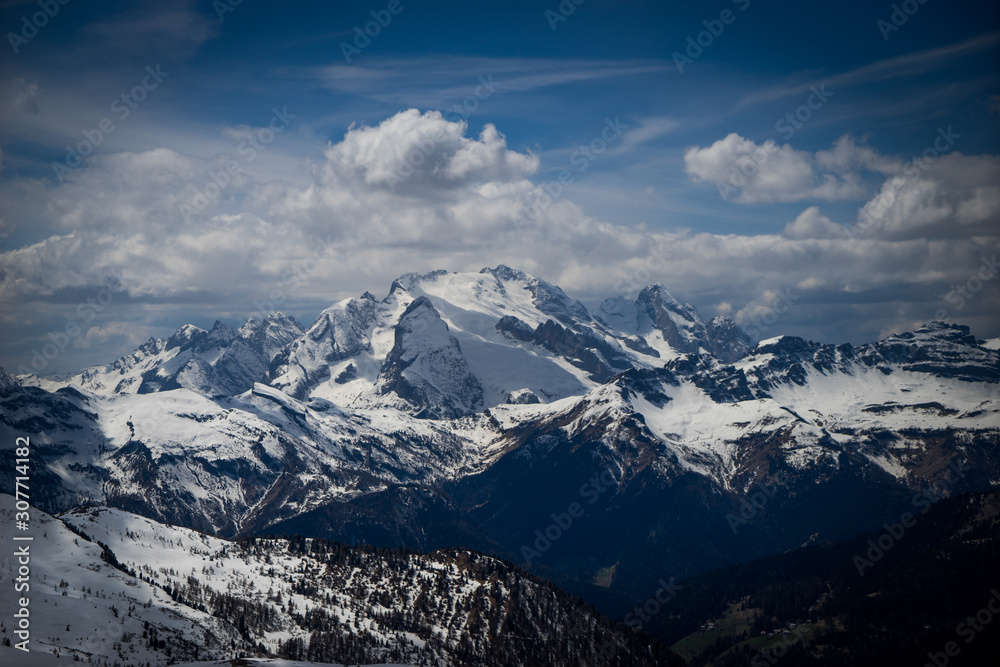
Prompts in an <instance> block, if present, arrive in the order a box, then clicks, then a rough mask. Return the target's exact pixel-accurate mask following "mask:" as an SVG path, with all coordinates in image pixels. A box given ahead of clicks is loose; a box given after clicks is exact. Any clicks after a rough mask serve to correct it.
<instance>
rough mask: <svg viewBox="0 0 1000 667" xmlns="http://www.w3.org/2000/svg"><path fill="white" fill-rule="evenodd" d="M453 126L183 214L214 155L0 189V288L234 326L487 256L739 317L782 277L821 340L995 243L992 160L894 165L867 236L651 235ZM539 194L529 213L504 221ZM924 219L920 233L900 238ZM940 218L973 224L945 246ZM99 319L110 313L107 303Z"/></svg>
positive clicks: (772, 179)
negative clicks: (260, 312)
mask: <svg viewBox="0 0 1000 667" xmlns="http://www.w3.org/2000/svg"><path fill="white" fill-rule="evenodd" d="M432 132H433V133H436V135H433V134H431V133H432ZM466 132H467V127H466V126H465V124H464V123H455V122H449V121H447V120H445V119H443V118H442V117H441V116H440V114H437V113H433V112H431V113H424V114H420V113H418V112H416V111H408V112H402V113H400V114H397V115H396V116H393V117H391V118H389V119H387V120H386V121H385V122H383V123H380V124H379V125H377V126H375V127H357V128H352V129H351V130H349V131H348V132H347V134H346V135H345V137H344V139H343V140H342V141H340V142H338V143H335V144H332V145H330V146H328V147H327V150H326V152H325V159H324V160H323V161H321V162H320V163H318V164H315V165H312V171H311V177H312V178H311V182H310V183H308V184H306V185H298V184H290V183H286V182H282V181H278V180H271V181H260V180H256V179H255V178H253V177H251V176H247V177H246V178H245V179H243V180H238V181H236V182H234V183H233V184H232V185H230V186H229V187H228V188H227V189H226V193H225V197H220V198H219V201H217V202H214V203H213V204H212V206H210V207H207V208H206V210H205V211H204V214H203V215H202V216H199V217H198V218H197V219H192V220H185V219H184V217H183V216H182V215H181V214H180V213H179V206H180V205H181V204H182V203H187V202H189V201H190V197H191V188H192V187H203V186H204V184H205V179H206V173H207V170H208V169H210V168H217V166H216V167H213V165H215V164H216V163H215V162H213V161H211V160H203V159H200V158H192V157H189V156H185V155H182V154H180V153H178V152H176V151H172V150H168V149H157V150H153V151H145V152H138V153H118V154H110V155H106V156H102V157H99V158H94V159H93V160H92V162H91V164H90V166H88V167H87V168H85V169H79V170H76V171H75V172H73V174H71V175H70V177H68V178H67V180H66V181H65V182H64V183H62V184H57V183H52V182H51V181H47V180H44V179H36V180H33V179H19V180H17V181H12V182H11V181H8V182H3V183H0V206H2V208H3V210H4V212H5V215H10V216H11V217H12V219H16V220H17V221H18V223H19V225H26V226H28V225H33V224H34V223H36V222H37V223H38V225H39V227H38V229H41V230H44V232H42V236H41V240H39V241H38V242H36V243H31V244H29V245H27V246H24V247H21V248H17V249H14V250H10V251H7V252H3V253H0V299H3V300H5V301H8V302H11V303H22V304H23V303H31V304H33V305H32V308H33V309H34V308H35V307H36V306H37V305H38V304H48V306H49V307H53V308H54V307H56V306H57V305H58V304H67V303H69V304H70V308H72V307H73V306H75V304H76V303H77V302H78V301H79V300H82V299H84V298H85V297H86V296H87V294H89V293H90V292H91V291H93V289H94V286H97V285H100V284H101V283H102V281H103V280H104V279H105V278H106V277H107V275H109V274H111V273H117V272H119V271H120V274H121V281H122V284H123V285H124V287H125V289H126V290H127V294H123V296H122V297H121V298H120V299H119V301H120V302H121V303H123V304H127V305H128V308H129V309H131V310H130V311H129V312H131V313H132V316H133V317H134V318H135V319H136V321H137V325H136V326H137V328H138V327H140V326H141V327H146V328H143V329H141V330H142V331H143V332H145V331H147V330H152V328H151V327H153V325H152V324H151V323H150V321H149V317H150V315H149V313H150V312H156V313H157V317H158V321H160V322H169V324H170V325H171V326H175V325H179V324H181V323H183V322H184V321H185V320H187V319H188V318H189V313H190V312H192V310H195V309H198V308H211V309H212V310H213V317H214V316H215V313H222V312H231V313H233V314H234V319H238V318H239V317H241V316H246V315H248V314H250V313H252V312H253V311H254V309H255V307H256V306H255V302H259V301H261V300H264V299H268V298H272V295H273V294H274V293H275V290H278V291H279V292H280V293H281V294H282V297H281V298H279V299H278V300H277V301H276V302H275V304H274V305H275V307H276V309H278V310H285V311H291V312H293V314H297V315H300V314H302V311H301V309H302V308H303V307H304V306H303V305H302V304H309V310H308V312H307V313H306V317H308V313H309V312H311V313H312V314H315V312H317V311H318V309H319V307H322V306H323V305H328V304H329V303H332V302H333V301H335V300H337V299H339V298H343V297H344V296H349V295H355V294H359V293H361V292H362V291H364V290H372V291H373V292H376V293H377V292H379V291H380V290H384V289H387V287H388V285H389V282H390V281H391V280H392V278H395V277H397V276H398V275H399V274H401V273H404V272H407V271H426V270H431V269H437V268H444V269H448V270H478V269H479V268H481V267H483V266H486V265H495V264H497V263H505V264H509V265H511V266H517V267H520V268H523V269H524V270H526V271H528V272H530V273H535V274H537V275H539V276H540V277H544V278H545V279H547V280H550V281H552V282H555V283H558V284H560V285H561V286H563V287H564V288H565V289H566V290H567V291H568V292H570V293H571V294H574V295H575V296H579V297H581V298H592V297H593V298H596V297H601V296H610V295H613V294H614V293H615V292H616V291H622V290H624V289H627V288H624V287H622V286H623V285H625V284H626V282H627V281H629V280H635V281H637V282H639V283H642V284H649V283H653V282H662V283H664V284H665V285H667V286H668V288H669V289H671V290H673V291H674V292H676V294H677V296H678V297H679V298H682V299H684V300H687V301H691V302H693V303H696V304H698V305H699V307H701V308H702V310H703V314H704V315H706V316H711V315H714V314H716V313H719V312H721V313H730V314H736V315H738V316H739V317H740V318H750V319H752V317H753V316H754V315H761V313H763V312H764V311H762V310H761V308H767V307H769V304H770V303H771V301H772V300H773V298H774V296H775V295H778V294H782V293H785V292H787V290H788V289H789V288H790V287H791V288H793V289H794V290H796V293H797V294H799V295H801V299H799V300H798V301H796V303H795V305H794V306H793V307H792V308H790V309H788V312H787V313H782V314H781V320H780V321H781V324H780V325H778V324H776V325H775V327H776V328H775V333H778V332H781V331H788V330H795V327H798V330H799V331H800V332H802V331H810V330H812V331H814V332H815V334H814V335H816V336H817V337H820V338H824V339H834V340H837V339H840V338H841V336H838V335H837V334H836V333H835V330H836V331H852V332H858V331H869V330H871V331H872V332H873V334H872V335H874V334H875V333H877V331H879V330H881V329H884V328H888V327H901V328H905V327H906V326H910V325H912V324H913V323H918V322H921V321H926V320H928V319H932V318H933V317H934V316H935V312H936V310H937V309H938V308H939V307H940V304H941V302H942V300H943V297H944V294H945V293H946V292H947V289H948V286H949V285H953V284H957V283H960V282H964V281H966V280H967V279H968V275H967V274H968V272H969V269H968V267H970V266H976V265H978V262H979V261H980V257H982V256H984V255H985V256H987V257H988V256H991V255H992V254H994V253H996V252H997V240H998V239H997V234H996V229H997V227H996V225H995V222H991V221H995V220H996V219H997V218H996V213H997V210H998V205H1000V194H998V193H997V186H996V185H995V184H996V183H997V182H1000V178H997V169H998V164H997V158H995V157H993V156H975V157H969V156H963V155H959V154H957V153H956V154H952V155H946V156H944V157H941V158H940V159H939V160H938V161H937V162H935V163H934V164H932V165H929V166H928V168H927V169H925V170H923V171H920V172H919V173H917V174H915V175H912V176H908V175H907V171H906V168H904V169H903V170H902V171H900V172H899V173H898V174H896V175H893V176H891V177H890V178H889V180H888V181H886V186H885V188H883V190H885V191H891V188H890V184H891V183H894V182H899V183H901V186H900V187H899V188H898V191H892V192H893V197H894V199H893V201H892V203H891V205H889V206H887V207H885V210H884V211H882V215H881V217H880V218H879V221H880V222H879V226H878V227H873V229H875V228H877V229H878V230H879V233H878V234H874V235H873V236H872V237H869V238H858V237H857V236H853V237H852V236H849V235H848V234H846V233H845V228H844V227H843V226H841V225H838V224H837V223H835V222H834V221H832V220H830V218H828V217H827V216H825V215H823V214H822V213H821V211H820V209H819V208H818V207H815V206H813V207H809V208H807V209H806V210H805V211H803V212H802V213H801V214H800V215H799V216H798V217H796V219H795V220H793V221H792V222H790V223H789V224H788V225H787V226H786V228H785V230H784V233H783V234H764V235H753V236H748V235H739V234H708V233H691V232H687V231H683V230H682V231H679V232H674V233H669V234H668V233H666V232H663V231H657V230H651V229H650V228H649V227H648V226H646V225H634V226H627V225H620V224H614V223H612V222H605V221H600V220H595V219H594V218H591V217H589V216H588V215H586V214H585V213H584V211H582V210H581V209H580V207H579V206H578V205H576V204H575V203H574V202H572V201H570V200H569V199H566V198H561V199H555V200H551V199H548V200H547V201H546V197H547V195H546V194H545V192H544V188H543V187H542V186H538V185H535V184H534V183H533V182H532V181H531V180H529V178H528V177H529V176H531V175H532V174H535V173H536V171H537V170H538V168H539V164H538V158H537V157H536V156H534V155H531V154H523V153H518V152H515V151H512V150H510V149H509V148H508V147H507V144H506V141H505V140H504V138H503V135H502V134H500V133H499V132H498V131H497V130H496V129H495V128H492V126H487V127H486V128H485V129H484V130H483V132H482V133H481V134H480V135H479V136H478V137H475V138H473V137H467V136H465V133H466ZM425 136H437V137H438V142H437V143H436V144H435V148H434V150H433V151H429V153H428V154H427V155H426V156H425V158H426V159H424V160H423V161H422V162H421V163H420V164H416V165H412V166H413V167H414V171H413V173H412V174H411V175H410V176H409V178H407V179H405V180H403V181H402V182H394V176H395V175H398V172H397V171H396V170H397V168H398V167H399V165H400V164H405V162H401V160H405V159H406V157H407V156H408V155H410V154H411V153H410V152H412V151H414V150H420V146H421V141H422V138H423V137H425ZM724 142H725V143H724V144H723V145H722V146H719V145H716V146H713V147H710V149H704V150H706V151H708V152H707V153H706V152H701V153H698V154H697V155H696V156H694V157H693V160H692V161H691V163H690V164H691V165H693V166H691V167H689V168H692V169H696V170H700V173H703V174H705V176H706V177H708V176H710V175H711V174H713V173H715V172H714V171H712V170H713V169H715V168H716V166H717V165H716V161H721V160H722V158H723V157H726V158H732V156H736V155H741V154H746V152H747V151H750V150H752V149H753V148H755V147H756V148H759V146H757V145H756V144H754V143H753V142H748V141H747V140H745V139H742V138H740V137H738V135H730V137H727V139H726V140H724ZM720 156H721V157H720ZM772 157H773V158H776V160H775V162H774V163H773V165H775V166H773V167H769V168H770V169H771V171H770V172H768V173H767V174H764V175H763V178H762V180H761V181H759V182H758V183H757V184H756V185H755V186H754V187H756V188H757V189H752V192H753V193H755V194H756V195H757V196H763V195H764V193H770V195H771V196H776V194H777V192H778V187H779V183H778V181H777V180H776V179H778V175H779V174H787V176H788V178H792V179H794V178H796V177H797V174H796V171H797V170H798V171H802V170H803V169H804V168H805V167H809V168H816V165H817V164H818V163H819V161H820V160H822V161H824V163H825V164H827V165H828V167H829V168H830V169H838V170H850V169H858V168H862V169H863V168H871V169H881V170H883V171H887V172H894V170H895V166H894V165H893V162H892V161H891V160H889V159H886V158H883V157H882V156H879V155H878V154H876V153H874V152H870V151H869V150H868V149H867V148H865V147H864V146H858V145H857V144H856V143H855V142H853V141H851V140H844V141H843V142H838V144H837V145H835V146H834V147H833V148H832V149H831V150H830V151H829V153H828V154H825V155H824V157H822V158H819V157H817V156H815V155H810V154H808V153H803V152H801V151H795V150H793V149H791V148H790V147H787V146H786V147H781V148H777V147H776V151H775V152H774V155H773V156H772ZM713 158H717V160H716V161H713ZM220 159H221V158H220ZM767 164H768V165H771V164H772V163H771V162H770V159H769V160H768V163H767ZM807 173H808V172H807ZM813 175H815V172H813ZM799 176H801V174H799ZM842 182H843V181H838V183H841V184H842ZM802 186H803V187H806V188H810V187H811V188H813V189H814V190H815V189H816V188H817V187H819V186H818V185H817V184H816V182H815V181H807V182H804V183H802ZM782 187H786V186H782ZM540 201H541V202H543V205H542V206H540V207H539V208H537V215H536V216H535V217H533V218H531V219H530V221H529V222H528V224H526V225H524V226H522V227H521V228H519V227H518V226H517V225H515V224H514V219H515V218H516V217H517V216H519V215H523V214H524V213H525V212H526V211H528V210H530V209H531V208H532V207H533V205H535V204H536V203H537V202H540ZM869 204H870V203H869ZM990 224H993V227H992V228H990V227H989V225H990ZM929 229H934V230H937V233H935V234H933V235H930V234H927V235H925V236H928V237H920V236H918V235H917V232H920V231H921V230H923V231H927V230H929ZM949 229H962V230H965V231H966V232H971V231H976V232H977V234H975V235H974V234H971V233H961V234H959V233H953V234H950V236H952V237H953V238H946V237H947V236H949V234H946V231H947V230H949ZM904 232H905V233H904ZM929 237H932V238H929ZM304 267H308V268H304ZM290 276H291V277H292V278H295V277H298V279H297V280H292V279H291V278H290ZM623 281H625V282H623ZM293 285H294V287H293ZM984 290H985V288H984ZM810 304H811V305H810ZM886 304H891V305H892V307H891V308H890V307H887V305H886ZM989 304H990V300H989V298H987V297H986V296H985V291H984V296H983V297H982V298H980V299H978V300H976V301H975V302H973V303H970V305H969V306H968V308H967V309H966V310H965V311H963V313H961V315H962V316H963V317H983V318H985V317H986V316H987V315H986V313H987V311H989V310H990V308H989ZM817 309H819V310H817ZM831 313H834V314H835V315H831ZM117 317H118V319H116V320H113V321H115V322H117V321H123V320H122V313H121V312H119V313H118V315H117ZM0 321H3V322H4V323H5V324H7V323H9V322H8V321H7V320H4V319H3V318H0ZM24 326H27V325H24ZM94 326H100V327H102V328H99V329H97V330H95V331H94V333H93V334H92V335H89V336H88V337H87V338H86V340H85V342H84V343H81V344H89V345H91V346H92V347H94V348H99V347H100V346H102V345H109V346H110V345H113V344H116V343H115V342H116V341H122V340H124V339H123V338H122V336H121V335H118V336H115V335H114V334H122V333H123V332H124V330H123V329H121V328H109V327H110V325H109V323H108V322H104V321H102V322H95V323H94ZM810 327H812V329H810ZM92 351H93V352H94V353H95V354H96V353H97V352H98V351H99V350H97V349H95V350H92ZM118 351H119V352H120V351H121V350H118Z"/></svg>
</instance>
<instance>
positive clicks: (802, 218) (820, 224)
mask: <svg viewBox="0 0 1000 667" xmlns="http://www.w3.org/2000/svg"><path fill="white" fill-rule="evenodd" d="M785 236H787V237H788V238H790V239H836V238H845V237H846V236H847V230H846V229H844V227H843V225H838V224H837V223H835V222H834V221H832V220H830V218H828V217H826V216H825V215H823V214H821V213H820V212H819V206H810V207H809V208H807V209H806V210H804V211H802V213H800V214H799V215H798V217H797V218H795V220H793V221H792V222H789V223H788V224H787V225H786V226H785Z"/></svg>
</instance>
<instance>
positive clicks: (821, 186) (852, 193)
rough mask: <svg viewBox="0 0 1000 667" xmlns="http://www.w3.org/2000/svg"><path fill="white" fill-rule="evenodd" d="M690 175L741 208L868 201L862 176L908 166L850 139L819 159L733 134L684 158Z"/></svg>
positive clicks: (894, 170) (892, 171) (893, 170)
mask: <svg viewBox="0 0 1000 667" xmlns="http://www.w3.org/2000/svg"><path fill="white" fill-rule="evenodd" d="M684 165H685V169H686V171H687V173H688V175H690V176H691V178H692V179H693V180H694V181H696V182H705V183H711V184H713V185H715V186H716V187H717V188H718V190H719V193H720V194H721V195H722V197H723V198H724V199H726V200H730V201H735V202H738V203H741V204H760V203H769V202H794V201H802V200H806V199H818V200H823V201H837V200H844V199H862V198H864V196H865V194H866V192H867V190H866V188H865V186H864V183H863V180H862V176H863V174H862V172H865V171H867V172H877V173H881V174H889V173H895V172H897V171H899V169H900V168H901V167H902V163H901V162H900V161H898V160H895V159H892V158H886V157H884V156H882V155H880V154H879V153H878V152H877V151H875V150H874V149H872V148H870V147H868V146H865V145H863V144H859V143H858V142H857V141H856V140H855V139H854V138H852V137H850V136H846V135H845V136H844V137H841V138H840V139H838V140H837V142H836V143H835V144H834V145H833V147H832V148H831V149H829V150H824V151H819V152H817V153H816V154H812V153H809V152H807V151H801V150H796V149H794V148H792V147H791V146H790V145H789V144H784V145H780V146H779V145H778V144H777V143H776V142H775V141H773V140H771V139H768V140H767V141H765V142H764V143H762V144H758V143H756V142H754V141H752V140H750V139H746V138H744V137H742V136H740V135H739V134H737V133H735V132H733V133H730V134H729V135H727V136H726V137H725V138H724V139H720V140H718V141H716V142H715V143H713V144H712V145H711V146H708V147H705V148H701V147H698V146H695V147H693V148H689V149H688V150H686V151H685V152H684Z"/></svg>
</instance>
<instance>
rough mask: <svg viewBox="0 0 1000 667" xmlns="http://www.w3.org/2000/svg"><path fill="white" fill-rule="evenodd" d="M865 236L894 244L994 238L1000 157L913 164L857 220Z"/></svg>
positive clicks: (998, 221)
mask: <svg viewBox="0 0 1000 667" xmlns="http://www.w3.org/2000/svg"><path fill="white" fill-rule="evenodd" d="M857 228H858V230H859V231H861V232H863V233H864V234H865V235H878V236H886V237H893V238H914V237H919V236H932V237H942V238H948V237H961V236H974V235H981V234H996V231H997V229H998V228H1000V156H996V155H971V156H970V155H963V154H961V153H948V154H945V155H941V156H939V157H937V156H928V157H926V158H918V159H917V160H915V161H913V162H912V163H910V164H909V165H907V166H906V168H905V169H903V170H902V173H901V174H899V175H897V176H893V177H892V178H890V179H888V180H886V181H885V183H884V184H883V185H882V188H881V189H880V190H879V192H878V194H876V195H875V197H873V198H872V199H871V200H870V201H868V202H867V203H866V204H865V205H864V206H863V207H862V208H861V210H860V212H859V214H858V222H857Z"/></svg>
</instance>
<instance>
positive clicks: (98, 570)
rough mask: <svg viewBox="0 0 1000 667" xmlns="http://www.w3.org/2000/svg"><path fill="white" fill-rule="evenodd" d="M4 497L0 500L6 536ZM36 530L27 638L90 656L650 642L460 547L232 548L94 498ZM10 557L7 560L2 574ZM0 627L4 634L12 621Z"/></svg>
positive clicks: (505, 656)
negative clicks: (100, 504)
mask: <svg viewBox="0 0 1000 667" xmlns="http://www.w3.org/2000/svg"><path fill="white" fill-rule="evenodd" d="M12 504H13V503H12V498H11V497H10V496H0V515H2V516H0V518H2V519H3V521H2V522H0V538H2V539H4V541H8V540H9V539H10V526H11V525H12V523H13V522H12V521H11V519H12V516H11V509H10V508H11V507H12ZM32 524H33V525H32V530H33V531H34V532H33V534H34V537H35V541H34V542H33V543H32V546H31V549H32V560H31V567H32V579H31V585H32V590H31V591H29V593H30V594H31V596H32V607H31V610H32V618H33V624H32V628H31V630H32V646H33V648H35V649H36V650H42V651H48V652H51V653H53V654H57V655H62V656H72V657H79V658H81V659H82V660H83V661H85V662H89V663H91V664H98V665H105V664H111V663H112V662H114V661H116V660H117V661H118V664H127V665H139V664H146V663H147V662H149V663H150V664H152V665H164V664H171V663H174V662H191V661H197V660H199V659H200V660H202V661H204V660H206V659H210V660H218V659H221V658H231V657H233V656H235V655H237V654H248V655H257V656H260V655H265V654H266V655H271V656H274V655H277V656H281V657H285V658H289V659H297V660H300V661H301V660H304V659H305V658H306V657H308V658H310V660H313V659H314V660H316V661H317V662H320V663H333V664H342V663H347V662H350V663H355V664H357V663H364V664H369V663H380V664H381V663H389V664H398V665H404V664H418V663H419V664H426V661H428V660H430V661H432V662H433V664H440V665H451V664H468V665H492V664H510V663H511V662H512V660H513V659H514V656H517V655H520V656H521V657H522V659H523V657H524V656H525V655H526V653H525V652H524V651H525V650H526V649H525V643H528V644H529V645H530V646H531V647H532V649H531V650H532V653H533V655H535V656H536V657H537V658H540V659H543V660H544V659H545V656H548V657H549V662H550V663H551V664H565V663H566V660H567V659H568V656H569V655H573V656H587V655H593V653H594V652H595V651H596V650H597V648H598V647H601V646H605V645H607V646H610V649H611V650H610V653H613V654H617V655H619V656H623V657H628V656H634V657H635V658H638V657H639V656H640V655H641V654H642V653H643V652H644V651H648V650H649V647H648V645H646V644H645V643H644V642H643V641H642V640H639V639H638V638H635V637H633V636H631V633H623V632H620V631H615V629H614V628H613V627H612V626H611V625H610V624H609V623H608V622H607V620H606V619H603V618H601V617H600V616H598V615H597V614H596V613H595V612H594V611H593V610H592V609H591V608H589V607H586V606H584V605H582V604H580V602H579V601H578V600H575V599H572V598H570V597H569V596H568V595H566V594H565V593H562V592H561V591H559V590H558V589H555V588H553V587H552V586H551V585H548V584H546V583H544V582H541V581H538V580H533V579H529V578H527V577H526V576H525V575H523V574H522V573H520V572H519V571H517V570H515V569H514V568H512V567H510V566H509V565H506V564H504V563H502V562H500V561H497V560H495V559H492V558H488V557H484V556H480V555H477V554H474V553H472V552H469V551H465V550H456V549H451V550H444V551H439V552H435V553H431V554H427V555H416V554H412V553H411V554H405V553H401V552H379V551H376V550H373V549H360V548H354V549H351V548H348V547H344V546H343V545H339V544H336V543H319V542H315V541H306V540H301V541H289V540H257V541H254V542H252V543H243V544H239V543H233V542H227V541H224V540H220V539H217V538H212V537H209V536H206V535H204V534H201V533H197V532H195V531H192V530H188V529H183V528H177V527H173V526H167V525H164V524H160V523H157V522H155V521H152V520H150V519H146V518H143V517H139V516H136V515H133V514H129V513H127V512H122V511H119V510H109V509H104V508H81V509H79V510H76V511H73V512H70V513H67V514H65V515H63V516H62V517H60V518H58V519H57V518H54V517H51V516H49V515H46V514H44V513H41V512H38V511H37V510H32ZM15 566H16V564H15V563H13V562H12V559H10V558H9V557H7V558H6V559H5V560H4V561H3V563H2V571H3V575H4V578H8V577H10V576H12V573H13V571H14V568H15ZM8 588H9V587H4V591H3V593H4V594H5V595H6V594H8ZM3 602H4V608H10V607H8V606H7V603H8V600H6V599H4V600H3ZM500 628H503V631H500V632H498V631H497V630H498V629H500ZM0 634H2V635H3V636H4V637H8V638H9V637H10V634H9V630H8V629H7V627H6V625H4V626H3V627H2V629H0ZM660 650H661V651H662V649H660ZM567 651H569V652H571V653H569V654H567ZM299 654H301V655H299ZM655 656H656V653H653V654H652V656H649V657H648V658H647V659H645V660H643V659H641V658H640V659H639V661H638V662H636V663H635V664H655ZM270 664H303V663H280V662H276V663H270ZM310 664H313V663H310Z"/></svg>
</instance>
